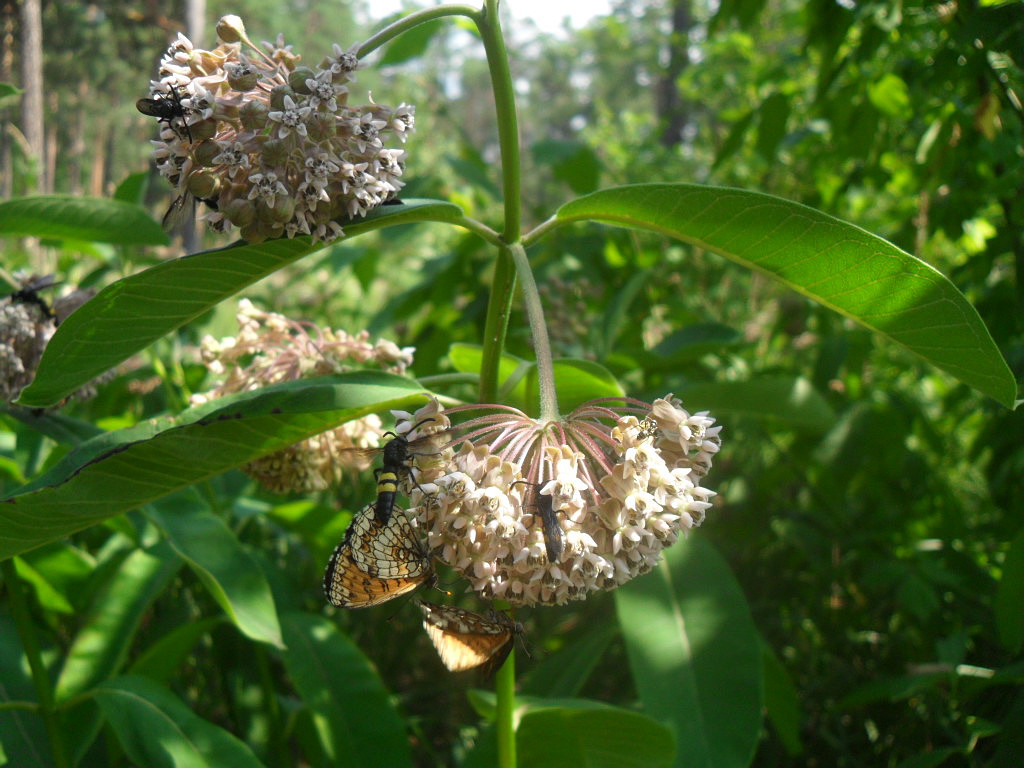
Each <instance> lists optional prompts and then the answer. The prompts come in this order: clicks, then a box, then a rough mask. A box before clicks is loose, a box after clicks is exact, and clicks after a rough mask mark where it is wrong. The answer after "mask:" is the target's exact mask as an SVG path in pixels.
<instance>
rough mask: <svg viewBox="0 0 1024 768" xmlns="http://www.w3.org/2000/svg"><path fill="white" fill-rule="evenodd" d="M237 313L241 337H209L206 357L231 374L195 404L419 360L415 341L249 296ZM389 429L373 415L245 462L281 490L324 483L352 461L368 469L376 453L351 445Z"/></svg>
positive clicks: (214, 368)
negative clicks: (263, 304) (314, 318)
mask: <svg viewBox="0 0 1024 768" xmlns="http://www.w3.org/2000/svg"><path fill="white" fill-rule="evenodd" d="M237 319H238V325H239V332H238V336H236V337H234V338H227V339H221V340H220V341H217V340H216V339H214V338H213V337H212V336H207V337H206V338H204V339H203V343H202V357H203V362H204V363H205V364H206V366H207V368H209V369H210V371H211V372H212V373H214V374H216V375H220V376H224V381H223V383H221V384H220V385H219V386H218V387H216V388H215V389H213V390H211V391H210V392H207V393H205V394H199V395H193V396H192V404H193V405H199V404H201V403H205V402H208V401H210V400H213V399H216V398H218V397H224V396H226V395H231V394H234V393H236V392H249V391H252V390H256V389H259V388H261V387H265V386H267V385H269V384H277V383H280V382H284V381H294V380H295V379H303V378H311V377H314V376H325V375H327V374H332V373H342V372H344V371H348V370H352V369H354V368H357V367H358V368H364V367H366V366H368V365H376V366H377V367H378V368H380V369H382V370H385V371H388V372H391V373H397V374H401V373H404V372H405V369H406V367H407V366H409V365H411V364H412V353H413V349H412V348H411V347H406V348H404V349H400V348H399V347H398V346H397V345H396V344H394V343H393V342H390V341H387V340H386V339H381V340H379V341H378V342H377V343H376V344H372V343H370V341H369V338H370V337H369V334H368V333H366V332H365V331H363V332H361V333H358V334H356V335H355V336H351V335H349V334H347V333H345V332H344V331H341V330H331V329H330V328H318V327H317V326H315V325H313V324H311V323H300V322H297V321H295V320H291V319H289V318H287V317H284V316H283V315H279V314H276V313H274V312H265V311H263V310H261V309H258V308H257V307H255V306H253V304H252V302H250V301H249V300H248V299H242V300H241V301H239V303H238V315H237ZM383 435H384V428H383V425H382V423H381V420H380V418H379V417H377V416H376V415H375V414H371V415H369V416H365V417H363V418H361V419H356V420H354V421H348V422H346V423H345V424H343V425H341V426H340V427H338V428H337V429H333V430H328V431H327V432H322V433H321V434H319V435H314V436H313V437H311V438H309V439H307V440H303V441H302V442H299V443H295V444H294V445H291V446H289V447H288V448H285V449H284V450H281V451H278V452H276V453H272V454H270V455H269V456H264V457H263V458H261V459H257V460H256V461H252V462H250V463H249V464H247V465H245V467H243V469H244V470H245V471H246V472H247V473H249V474H250V475H251V476H253V477H254V478H256V479H257V480H258V481H259V482H260V483H261V484H262V485H263V486H264V487H265V488H267V489H268V490H271V491H275V492H277V493H288V492H291V491H297V492H308V491H314V490H323V489H325V488H327V487H329V486H330V485H332V484H334V483H337V482H338V481H340V480H341V475H342V472H343V471H344V470H345V469H347V468H351V469H353V470H355V471H361V470H364V469H366V468H367V467H368V466H369V464H370V461H371V460H370V459H369V458H367V457H366V456H365V455H364V454H363V453H361V452H360V451H354V450H351V449H353V448H359V449H362V448H376V447H377V446H378V445H379V444H380V441H381V438H382V437H383Z"/></svg>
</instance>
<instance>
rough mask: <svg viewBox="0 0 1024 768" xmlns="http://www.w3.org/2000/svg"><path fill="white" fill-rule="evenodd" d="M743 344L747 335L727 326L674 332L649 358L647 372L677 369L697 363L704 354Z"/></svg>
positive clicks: (700, 325)
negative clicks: (653, 369) (681, 365)
mask: <svg viewBox="0 0 1024 768" xmlns="http://www.w3.org/2000/svg"><path fill="white" fill-rule="evenodd" d="M742 343H743V334H741V333H740V332H739V331H737V330H736V329H734V328H730V327H729V326H727V325H722V324H721V323H694V324H693V325H688V326H686V327H685V328H680V329H679V330H678V331H673V332H672V333H670V334H669V335H668V336H666V337H665V338H664V339H662V340H661V341H660V342H658V344H657V345H656V346H655V347H654V348H653V349H651V354H650V355H648V356H645V360H647V361H648V364H645V365H644V370H645V371H646V370H649V369H651V368H652V367H655V368H658V369H662V368H674V367H676V366H678V365H679V364H680V363H689V362H693V361H694V360H697V359H699V358H701V357H703V356H704V355H707V354H710V353H712V352H721V351H722V350H724V349H727V348H729V347H733V346H736V345H738V344H742Z"/></svg>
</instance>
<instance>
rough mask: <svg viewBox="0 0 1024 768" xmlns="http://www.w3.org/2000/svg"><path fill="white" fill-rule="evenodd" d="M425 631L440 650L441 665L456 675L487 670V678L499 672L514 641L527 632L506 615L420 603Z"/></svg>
mask: <svg viewBox="0 0 1024 768" xmlns="http://www.w3.org/2000/svg"><path fill="white" fill-rule="evenodd" d="M420 608H421V609H422V611H423V628H424V629H425V630H427V635H428V636H429V637H430V642H432V643H433V644H434V647H435V648H436V649H437V653H438V655H439V656H440V657H441V661H442V662H443V663H444V665H445V666H446V667H447V668H448V669H449V670H450V671H452V672H462V671H464V670H467V669H473V668H475V667H483V673H484V675H485V676H489V675H490V674H491V673H493V672H496V671H497V670H498V669H500V668H501V665H502V664H504V663H505V659H506V658H508V654H509V651H511V650H512V640H513V638H515V636H516V635H519V634H521V633H522V631H523V627H522V625H521V624H517V623H516V622H514V621H513V620H512V619H510V618H509V617H508V616H506V615H505V614H504V613H500V612H494V613H492V615H491V617H487V616H484V615H483V614H480V613H475V612H473V611H467V610H465V609H464V608H456V607H455V606H452V605H435V604H434V603H427V602H420Z"/></svg>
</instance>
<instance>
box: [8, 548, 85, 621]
mask: <svg viewBox="0 0 1024 768" xmlns="http://www.w3.org/2000/svg"><path fill="white" fill-rule="evenodd" d="M14 569H15V571H17V573H18V577H19V578H21V579H23V580H24V581H25V583H26V584H28V585H31V587H32V589H33V590H34V591H35V596H36V600H38V601H39V607H40V608H42V609H43V610H46V611H54V612H55V613H74V611H75V609H74V608H73V607H72V606H71V603H69V602H68V601H67V599H66V598H65V597H64V595H62V594H61V593H60V592H58V591H57V590H56V589H54V587H53V585H52V584H50V582H49V581H48V580H47V579H46V577H45V576H43V574H41V573H40V572H39V571H37V570H36V569H35V568H33V567H32V565H31V564H30V563H27V562H26V561H25V560H24V559H23V558H20V557H16V558H14Z"/></svg>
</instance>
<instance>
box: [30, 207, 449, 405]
mask: <svg viewBox="0 0 1024 768" xmlns="http://www.w3.org/2000/svg"><path fill="white" fill-rule="evenodd" d="M460 215H461V214H460V211H459V209H458V207H457V206H454V205H452V204H451V203H442V202H435V201H425V200H419V201H417V200H409V201H405V202H404V204H403V205H387V206H381V207H380V208H376V209H374V210H372V211H370V212H369V213H368V214H367V215H366V218H364V219H359V220H358V221H354V222H348V223H345V232H346V237H354V236H355V235H358V234H362V233H364V232H370V231H372V230H375V229H380V228H381V227H386V226H392V225H397V224H408V223H413V222H417V221H452V220H454V219H456V218H458V217H459V216H460ZM322 247H323V246H322V245H321V244H316V245H314V244H313V243H312V242H311V241H310V239H309V238H308V237H302V238H295V239H294V240H288V239H280V240H269V241H267V242H265V243H262V244H260V245H246V244H244V243H243V244H236V245H232V246H229V247H227V248H221V249H218V250H214V251H206V252H204V253H197V254H194V255H191V256H184V257H182V258H180V259H175V260H174V261H167V262H164V263H162V264H158V265H157V266H155V267H152V268H151V269H147V270H145V271H144V272H140V273H138V274H135V275H131V276H129V277H126V278H124V279H122V280H118V281H117V282H116V283H112V284H110V285H108V286H107V287H106V288H104V289H103V290H102V291H100V292H99V293H98V294H96V296H94V297H93V298H92V299H91V300H90V301H88V302H86V304H85V305H84V306H82V307H81V308H80V309H78V310H77V311H76V312H74V313H73V314H72V315H71V316H70V317H68V318H67V319H66V320H65V321H64V322H63V323H61V324H60V327H59V328H58V329H57V333H55V334H54V336H53V338H52V339H50V342H49V344H48V345H47V347H46V351H45V353H44V354H43V358H42V360H40V362H39V369H38V370H37V372H36V378H35V380H34V381H33V382H32V384H30V385H29V386H28V387H26V388H25V390H24V391H23V392H22V393H21V397H20V399H19V401H18V402H19V403H20V404H22V405H29V406H35V407H44V406H48V405H52V404H53V403H55V402H57V401H58V400H60V399H61V398H62V397H66V396H67V395H69V394H70V393H71V392H74V391H75V390H76V389H78V387H80V386H82V385H83V384H85V383H86V382H87V381H89V380H91V379H92V378H94V377H95V376H97V375H99V374H101V373H103V372H104V371H106V370H108V369H110V368H112V367H114V366H115V365H117V364H118V363H120V362H121V361H123V360H125V359H126V358H128V357H129V356H130V355H132V354H134V353H135V352H138V351H139V350H140V349H143V348H144V347H146V346H147V345H149V344H151V343H152V342H154V341H156V340H157V339H159V338H160V337H161V336H164V335H165V334H167V333H170V332H171V331H173V330H175V329H177V328H180V327H181V326H182V325H184V324H185V323H187V322H189V321H190V320H192V319H194V318H196V317H198V316H199V315H201V314H203V313H204V312H206V311H208V310H209V309H211V308H213V307H215V306H216V305H217V304H219V303H220V302H222V301H224V300H225V299H227V298H229V297H231V296H233V295H234V294H236V293H238V292H239V291H241V290H242V289H243V288H245V287H247V286H249V285H252V284H253V283H255V282H256V281H257V280H260V279H262V278H264V277H266V276H267V275H269V274H271V273H272V272H274V271H276V270H278V269H281V268H282V267H284V266H287V265H288V264H291V263H292V262H294V261H296V260H298V259H300V258H302V257H303V256H306V255H308V254H310V253H314V252H315V251H317V250H319V249H320V248H322Z"/></svg>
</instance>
